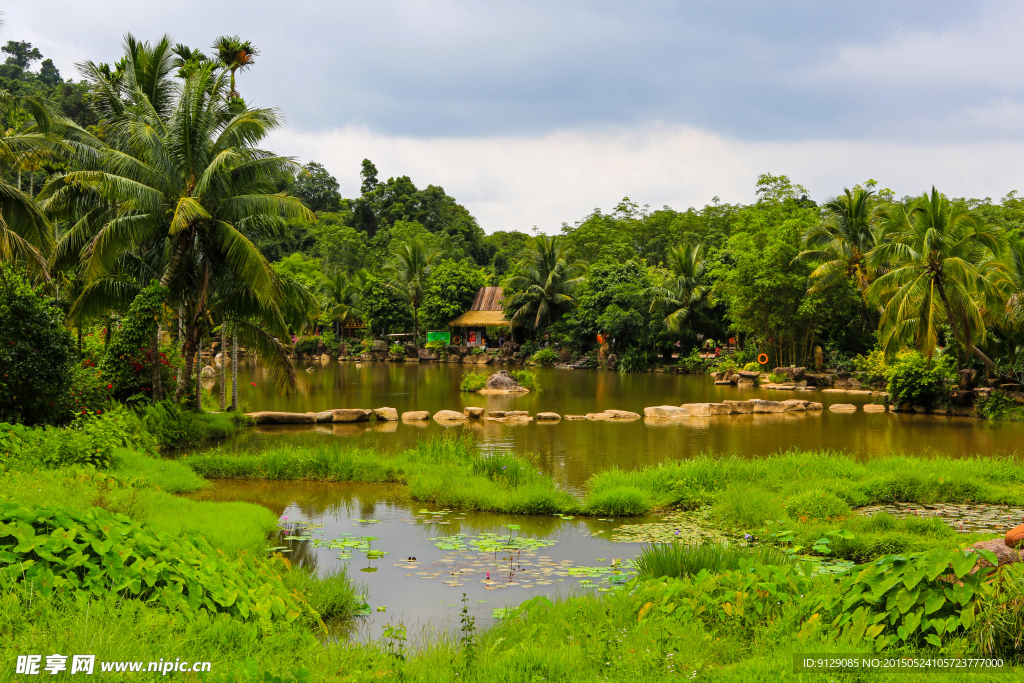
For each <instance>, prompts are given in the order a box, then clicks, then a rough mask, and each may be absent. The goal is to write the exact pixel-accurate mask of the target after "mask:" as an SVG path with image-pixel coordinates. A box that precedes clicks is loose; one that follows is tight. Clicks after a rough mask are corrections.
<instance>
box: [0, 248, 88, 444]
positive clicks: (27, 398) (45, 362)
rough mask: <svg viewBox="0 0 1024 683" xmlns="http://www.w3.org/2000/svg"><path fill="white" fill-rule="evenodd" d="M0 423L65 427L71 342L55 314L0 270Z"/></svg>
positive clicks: (15, 278)
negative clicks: (49, 424) (52, 424)
mask: <svg viewBox="0 0 1024 683" xmlns="http://www.w3.org/2000/svg"><path fill="white" fill-rule="evenodd" d="M0 268H2V269H3V270H2V271H0V368H2V369H3V370H2V371H3V375H2V376H0V422H23V423H25V424H30V425H33V424H43V423H58V422H67V421H68V420H70V419H71V415H70V414H68V412H67V409H66V405H65V399H66V397H67V394H68V390H69V389H70V388H71V384H72V381H73V379H74V374H73V368H74V364H75V342H74V340H73V339H72V337H71V333H70V332H68V330H67V329H65V327H64V315H63V314H62V313H61V311H60V309H58V308H57V307H56V306H53V305H51V304H49V303H47V302H46V301H44V300H43V298H42V293H41V292H37V291H36V290H34V289H33V288H32V287H31V286H30V285H29V284H28V283H27V282H26V281H25V280H24V279H22V277H21V276H20V275H18V274H17V273H15V272H14V271H13V270H11V269H10V268H9V267H8V266H6V265H4V266H0Z"/></svg>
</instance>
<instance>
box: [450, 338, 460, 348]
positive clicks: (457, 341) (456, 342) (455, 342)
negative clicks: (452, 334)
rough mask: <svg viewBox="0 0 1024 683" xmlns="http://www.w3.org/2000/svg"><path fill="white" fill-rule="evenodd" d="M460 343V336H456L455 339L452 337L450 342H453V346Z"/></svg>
mask: <svg viewBox="0 0 1024 683" xmlns="http://www.w3.org/2000/svg"><path fill="white" fill-rule="evenodd" d="M461 343H462V337H456V338H455V339H452V344H454V345H455V346H458V345H459V344H461Z"/></svg>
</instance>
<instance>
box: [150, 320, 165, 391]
mask: <svg viewBox="0 0 1024 683" xmlns="http://www.w3.org/2000/svg"><path fill="white" fill-rule="evenodd" d="M149 373H150V374H149V378H150V386H151V387H152V389H153V391H152V392H151V393H150V395H151V396H152V397H153V400H154V401H162V400H163V399H164V387H163V384H162V383H161V377H160V323H157V325H156V332H155V333H154V334H153V336H152V337H150V339H149Z"/></svg>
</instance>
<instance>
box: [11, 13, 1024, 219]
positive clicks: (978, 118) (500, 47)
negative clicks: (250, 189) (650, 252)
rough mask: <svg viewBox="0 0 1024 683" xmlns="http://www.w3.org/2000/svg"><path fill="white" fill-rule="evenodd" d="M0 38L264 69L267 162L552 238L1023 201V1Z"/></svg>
mask: <svg viewBox="0 0 1024 683" xmlns="http://www.w3.org/2000/svg"><path fill="white" fill-rule="evenodd" d="M3 11H4V12H5V14H6V26H5V27H4V29H3V31H2V34H0V41H4V42H5V41H6V40H11V39H14V40H29V41H30V42H32V43H33V44H34V45H36V46H37V47H38V48H39V49H40V51H41V52H42V53H43V54H44V55H45V56H47V57H50V58H52V59H53V60H54V62H55V63H56V64H57V66H58V68H59V69H60V70H61V73H62V74H63V75H64V76H65V77H68V76H75V77H76V78H77V76H76V75H75V70H74V64H75V63H76V62H78V61H81V60H83V59H92V60H95V61H111V62H112V61H114V60H116V59H117V57H118V55H119V53H120V43H121V38H122V36H123V34H124V33H125V32H132V33H134V34H135V35H136V36H138V37H140V38H146V39H150V40H154V39H157V38H159V36H160V35H161V34H163V33H169V34H170V35H171V36H172V37H173V38H174V40H175V41H177V42H183V43H186V44H189V45H191V46H193V47H200V48H204V49H208V48H209V46H210V45H211V44H212V43H213V41H214V39H215V38H216V37H217V36H218V35H221V34H238V35H240V36H242V37H243V38H246V39H249V40H252V41H253V42H254V43H255V44H256V45H257V46H258V47H259V49H260V55H259V57H258V59H257V61H256V65H255V66H254V67H253V69H252V70H250V71H248V72H245V73H242V74H240V75H239V78H238V89H239V91H240V92H241V93H242V95H243V96H244V97H246V99H247V101H248V102H249V103H250V104H251V105H258V106H274V107H278V108H280V109H281V110H283V112H284V113H285V115H286V117H287V119H288V125H287V127H286V128H285V129H284V130H282V131H281V132H279V133H277V134H275V137H274V138H273V140H272V141H271V143H269V144H268V147H270V148H272V149H274V150H275V151H277V152H280V153H284V154H290V155H294V156H296V157H297V158H299V159H300V160H301V161H308V160H310V159H313V160H316V161H319V162H321V163H323V164H324V165H325V166H326V167H327V168H328V169H329V170H330V171H331V172H332V173H333V174H334V175H335V176H336V177H337V178H338V181H339V182H340V183H341V189H342V194H344V195H346V196H353V195H355V194H358V191H359V190H358V188H359V177H358V174H359V162H360V161H361V160H362V159H363V158H367V157H368V158H370V159H372V160H373V161H374V162H375V163H376V164H377V167H378V168H379V170H380V173H381V176H383V177H385V178H386V177H389V176H393V175H409V176H410V177H411V178H412V179H413V181H414V182H416V184H417V185H418V186H420V187H423V186H425V185H427V184H428V183H433V184H436V185H441V186H442V187H444V188H445V190H446V191H447V192H448V193H449V194H451V195H452V196H454V197H456V198H457V199H458V200H459V201H460V202H462V203H463V204H465V205H466V206H467V207H468V208H469V210H470V211H471V212H472V213H473V214H474V215H476V216H477V218H478V219H479V220H480V223H481V225H482V226H483V227H484V229H486V230H487V231H489V232H490V231H493V230H502V229H519V230H528V229H530V228H531V227H533V226H537V227H538V228H540V229H541V230H544V231H546V232H552V231H555V230H557V229H558V227H559V226H560V224H561V223H562V222H563V221H568V222H570V223H572V222H575V221H577V220H579V219H580V218H582V217H583V216H584V215H586V214H587V213H589V212H590V211H591V210H592V209H594V208H596V207H600V208H603V209H606V210H607V209H611V208H612V207H613V206H614V205H615V204H616V203H617V202H618V200H619V199H621V198H622V197H623V196H629V197H631V198H632V199H633V200H634V201H637V202H639V203H640V204H650V205H652V206H653V207H660V206H662V205H664V204H668V205H670V206H673V207H674V208H678V209H685V208H686V207H687V206H691V205H694V206H702V205H704V204H706V203H709V202H710V201H711V200H712V197H714V196H717V197H719V198H720V199H721V201H730V202H731V201H751V200H752V199H753V197H754V182H755V180H756V178H757V176H758V174H759V173H763V172H771V173H775V174H780V173H785V174H787V175H789V176H790V177H791V178H793V180H794V181H795V182H799V183H801V184H803V185H805V186H806V187H807V188H808V189H809V190H810V192H811V194H812V196H813V197H814V198H816V199H819V200H821V199H825V198H827V197H828V196H830V195H834V194H836V193H837V192H840V191H841V190H842V188H843V187H844V186H851V185H854V184H856V183H858V182H862V181H864V180H867V179H868V178H874V179H876V180H878V181H879V183H880V184H881V185H882V186H883V187H889V188H892V189H893V190H895V191H896V192H897V194H901V195H902V194H911V193H913V194H917V193H919V192H922V191H924V190H925V189H927V188H928V187H929V186H931V185H932V184H935V185H937V186H938V187H939V188H940V189H941V190H943V191H945V192H947V193H949V194H952V195H957V196H972V197H985V196H991V197H993V198H996V199H998V198H999V197H1001V196H1003V195H1004V194H1006V193H1007V192H1008V191H1010V190H1013V189H1015V188H1021V189H1024V88H1022V85H1024V69H1022V55H1021V51H1022V48H1021V45H1020V36H1021V35H1022V34H1024V3H1019V2H985V1H983V0H973V1H972V2H962V1H959V2H946V1H944V0H930V1H929V2H917V1H914V0H901V1H900V2H895V3H894V2H891V1H890V2H871V1H864V0H862V1H861V2H856V3H853V2H842V3H839V2H821V1H820V0H816V1H807V2H787V1H785V0H776V2H772V3H766V2H755V1H754V0H749V1H745V2H740V1H729V0H716V1H715V2H668V1H654V0H652V1H646V2H645V1H643V0H633V1H632V2H621V1H620V2H605V1H603V0H588V1H582V2H572V1H568V0H562V1H552V0H547V1H546V2H526V1H520V2H502V1H500V0H492V1H484V2H481V1H480V0H476V1H475V2H463V1H445V0H433V1H431V2H423V1H415V0H406V1H388V0H381V1H378V2H367V1H365V0H364V1H363V2H351V1H345V0H334V1H327V0H305V1H299V2H294V1H293V2H266V1H265V0H249V1H248V2H246V3H241V4H239V3H210V2H208V1H207V2H197V1H192V0H178V1H177V2H174V3H166V4H164V3H160V4H158V3H144V2H143V3H140V2H127V1H124V0H91V1H90V2H80V1H70V0H68V1H56V0H55V1H50V0H16V2H14V3H13V4H11V3H9V2H8V3H5V6H4V7H3Z"/></svg>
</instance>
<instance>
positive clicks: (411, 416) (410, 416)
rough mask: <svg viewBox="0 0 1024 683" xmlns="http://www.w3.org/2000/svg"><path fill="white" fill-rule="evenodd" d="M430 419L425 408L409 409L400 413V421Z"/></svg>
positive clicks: (423, 420)
mask: <svg viewBox="0 0 1024 683" xmlns="http://www.w3.org/2000/svg"><path fill="white" fill-rule="evenodd" d="M429 419H430V413H428V412H427V411H425V410H410V411H408V412H405V413H402V422H425V421H426V420H429Z"/></svg>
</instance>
